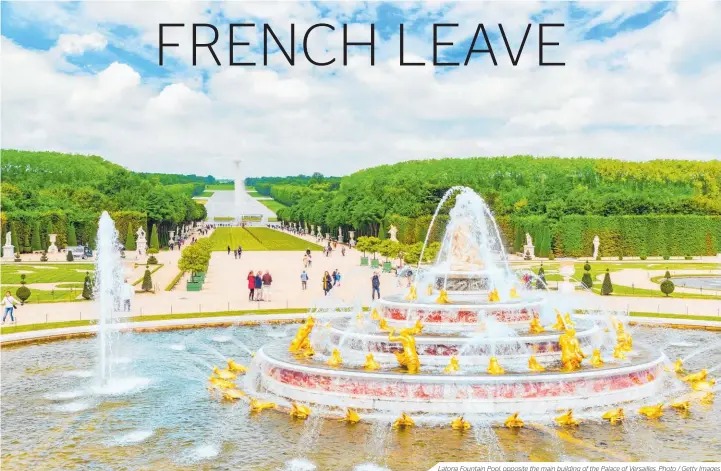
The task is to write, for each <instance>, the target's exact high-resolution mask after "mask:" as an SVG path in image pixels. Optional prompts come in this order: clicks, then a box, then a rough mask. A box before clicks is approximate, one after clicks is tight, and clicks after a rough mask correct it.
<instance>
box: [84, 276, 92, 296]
mask: <svg viewBox="0 0 721 471" xmlns="http://www.w3.org/2000/svg"><path fill="white" fill-rule="evenodd" d="M83 298H85V299H92V298H93V279H92V278H90V273H89V272H85V281H84V282H83Z"/></svg>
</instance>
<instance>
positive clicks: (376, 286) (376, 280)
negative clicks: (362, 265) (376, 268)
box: [371, 272, 381, 300]
mask: <svg viewBox="0 0 721 471" xmlns="http://www.w3.org/2000/svg"><path fill="white" fill-rule="evenodd" d="M371 286H372V287H373V294H371V297H372V298H373V299H374V300H375V299H376V293H378V299H380V298H381V279H380V277H379V276H378V272H373V277H372V278H371Z"/></svg>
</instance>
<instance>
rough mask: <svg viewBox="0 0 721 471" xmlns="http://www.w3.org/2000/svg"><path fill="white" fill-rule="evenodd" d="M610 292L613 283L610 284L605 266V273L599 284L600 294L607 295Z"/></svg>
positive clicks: (609, 275)
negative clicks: (601, 282)
mask: <svg viewBox="0 0 721 471" xmlns="http://www.w3.org/2000/svg"><path fill="white" fill-rule="evenodd" d="M611 293H613V284H611V274H610V273H609V272H608V268H606V275H605V276H604V277H603V284H602V285H601V294H602V295H603V296H608V295H609V294H611Z"/></svg>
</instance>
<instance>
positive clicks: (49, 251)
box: [48, 234, 58, 253]
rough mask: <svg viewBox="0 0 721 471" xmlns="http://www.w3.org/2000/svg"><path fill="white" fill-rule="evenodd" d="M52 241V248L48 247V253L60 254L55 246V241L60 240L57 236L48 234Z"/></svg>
mask: <svg viewBox="0 0 721 471" xmlns="http://www.w3.org/2000/svg"><path fill="white" fill-rule="evenodd" d="M48 238H49V239H50V246H49V247H48V253H58V246H57V245H55V241H56V240H57V239H58V235H57V234H48Z"/></svg>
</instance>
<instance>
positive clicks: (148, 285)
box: [143, 268, 153, 292]
mask: <svg viewBox="0 0 721 471" xmlns="http://www.w3.org/2000/svg"><path fill="white" fill-rule="evenodd" d="M152 289H153V280H152V278H151V277H150V269H149V268H146V269H145V274H144V275H143V291H145V292H148V291H151V290H152Z"/></svg>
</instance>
